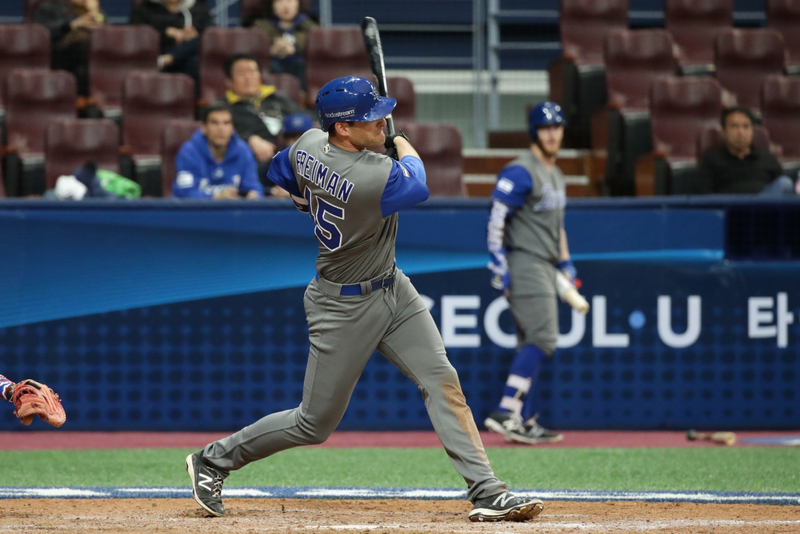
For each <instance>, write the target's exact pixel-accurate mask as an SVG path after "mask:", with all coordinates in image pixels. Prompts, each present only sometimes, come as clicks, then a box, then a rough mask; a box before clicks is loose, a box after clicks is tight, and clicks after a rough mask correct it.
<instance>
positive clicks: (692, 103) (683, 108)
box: [636, 76, 722, 195]
mask: <svg viewBox="0 0 800 534" xmlns="http://www.w3.org/2000/svg"><path fill="white" fill-rule="evenodd" d="M721 111H722V89H721V88H720V86H719V82H717V80H716V79H714V78H712V77H710V76H700V77H693V76H687V77H678V76H664V77H661V78H658V79H657V80H655V81H654V82H653V83H652V84H651V86H650V131H651V133H652V139H653V154H652V155H651V156H644V157H643V159H645V161H646V160H647V159H648V158H652V159H651V162H652V163H651V165H652V166H653V175H652V178H651V179H652V181H653V191H652V193H653V194H657V195H663V194H670V193H672V192H673V189H677V190H681V189H682V185H681V184H682V182H683V181H685V180H691V179H692V178H693V177H694V173H695V168H696V165H695V162H696V160H697V155H696V153H695V151H696V150H697V143H696V139H697V135H698V133H699V132H700V131H701V130H703V129H704V128H705V127H707V126H709V125H714V124H718V123H719V117H720V112H721ZM640 163H641V160H640ZM639 167H640V165H637V176H636V191H637V194H638V195H641V194H642V193H643V192H642V181H641V179H642V177H641V176H640V172H638V171H639ZM673 186H674V187H673ZM648 193H649V191H648Z"/></svg>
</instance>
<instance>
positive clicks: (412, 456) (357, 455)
mask: <svg viewBox="0 0 800 534" xmlns="http://www.w3.org/2000/svg"><path fill="white" fill-rule="evenodd" d="M190 452H192V450H190V449H148V450H144V449H131V450H87V451H74V450H70V451H7V452H0V470H2V472H3V477H2V479H0V486H187V485H188V477H187V476H186V473H185V472H184V470H183V460H184V458H185V456H186V455H187V454H189V453H190ZM487 452H488V454H489V459H490V460H491V462H492V466H493V467H494V470H495V472H496V473H497V475H498V477H499V478H501V479H502V480H504V481H506V482H507V483H508V484H509V485H510V486H511V487H512V488H519V489H530V488H548V489H598V490H602V489H605V490H717V491H754V492H786V493H798V492H800V473H799V472H798V470H797V468H796V467H797V466H798V465H800V449H792V448H732V449H726V448H705V447H704V448H679V449H659V448H641V449H613V448H604V449H591V448H586V449H583V448H581V449H568V448H564V449H536V448H534V447H526V448H522V447H520V448H513V449H512V448H498V449H488V451H487ZM226 485H227V486H318V487H333V486H360V487H366V486H375V487H456V488H460V487H464V483H463V481H462V480H461V479H460V478H459V476H458V475H457V474H456V473H455V470H453V468H452V466H451V465H450V462H449V460H448V459H447V456H446V454H445V452H444V450H442V449H436V448H431V449H385V448H382V449H372V448H364V449H328V448H306V449H294V450H289V451H285V452H282V453H280V454H277V455H275V456H273V457H272V458H267V459H265V460H262V461H259V462H255V463H253V464H250V465H248V466H247V467H245V468H244V469H242V470H240V471H236V472H234V473H232V474H231V476H230V478H229V479H228V480H227V481H226Z"/></svg>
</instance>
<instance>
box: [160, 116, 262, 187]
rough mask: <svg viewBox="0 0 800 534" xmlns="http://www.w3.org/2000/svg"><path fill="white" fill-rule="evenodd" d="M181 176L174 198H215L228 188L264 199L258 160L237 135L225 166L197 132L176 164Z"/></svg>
mask: <svg viewBox="0 0 800 534" xmlns="http://www.w3.org/2000/svg"><path fill="white" fill-rule="evenodd" d="M175 167H176V170H177V175H176V176H175V182H174V183H173V184H172V195H173V196H175V197H179V198H212V197H213V196H214V193H216V192H217V191H220V190H221V189H224V188H226V187H235V188H237V189H238V190H239V193H240V194H242V195H245V194H247V193H248V192H249V191H256V192H257V193H258V194H259V196H263V195H264V188H263V187H262V186H261V182H259V180H258V171H257V170H256V169H257V165H256V158H255V157H254V156H253V152H252V151H251V150H250V147H249V146H247V143H245V142H244V141H242V140H241V139H239V136H238V135H236V133H234V134H233V137H231V140H230V141H229V142H228V150H227V151H226V152H225V158H223V160H222V162H219V161H217V160H216V159H215V158H214V156H213V155H211V151H210V150H209V148H208V140H207V139H206V136H204V135H203V132H202V131H200V130H197V131H196V132H195V133H194V134H192V137H191V139H189V140H188V141H187V142H185V143H184V144H183V146H181V149H180V151H179V152H178V157H177V158H176V161H175Z"/></svg>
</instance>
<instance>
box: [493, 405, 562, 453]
mask: <svg viewBox="0 0 800 534" xmlns="http://www.w3.org/2000/svg"><path fill="white" fill-rule="evenodd" d="M483 424H484V426H486V428H488V429H489V430H491V431H492V432H497V433H498V434H503V436H504V437H505V438H506V441H515V442H517V443H528V444H531V445H533V444H536V443H555V442H556V441H561V440H562V439H564V436H563V435H562V434H559V433H557V432H553V431H552V430H548V429H546V428H544V427H543V426H541V425H540V424H539V423H537V422H536V417H532V418H530V419H528V420H527V421H525V422H524V423H523V422H522V417H521V416H520V415H519V414H515V413H511V412H505V413H503V412H500V411H498V410H495V411H494V412H492V413H491V414H490V415H489V417H487V418H486V420H484V422H483Z"/></svg>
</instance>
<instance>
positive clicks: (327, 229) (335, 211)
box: [305, 187, 344, 251]
mask: <svg viewBox="0 0 800 534" xmlns="http://www.w3.org/2000/svg"><path fill="white" fill-rule="evenodd" d="M305 197H306V201H307V202H308V207H309V209H310V210H311V213H312V217H313V219H314V223H315V224H316V228H314V235H316V236H317V239H319V242H320V243H322V244H323V245H324V246H325V248H327V249H328V250H331V251H333V250H336V249H337V248H339V247H341V246H342V231H341V230H339V227H338V226H336V223H335V222H332V221H329V220H328V219H327V218H326V215H330V216H331V217H335V218H336V219H339V220H344V209H342V208H340V207H338V206H334V205H333V204H331V203H330V202H327V201H326V200H324V199H322V198H320V197H318V196H317V197H316V201H317V209H314V204H313V203H312V198H314V197H313V196H312V194H311V189H309V188H308V187H306V190H305Z"/></svg>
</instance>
